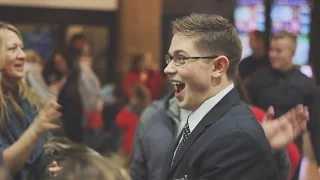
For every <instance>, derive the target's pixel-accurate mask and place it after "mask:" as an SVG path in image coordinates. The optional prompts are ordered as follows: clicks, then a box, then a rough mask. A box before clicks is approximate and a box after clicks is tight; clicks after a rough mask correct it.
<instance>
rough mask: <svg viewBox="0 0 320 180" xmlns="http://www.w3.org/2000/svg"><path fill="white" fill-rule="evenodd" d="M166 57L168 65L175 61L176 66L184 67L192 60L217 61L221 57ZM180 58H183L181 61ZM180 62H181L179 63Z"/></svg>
mask: <svg viewBox="0 0 320 180" xmlns="http://www.w3.org/2000/svg"><path fill="white" fill-rule="evenodd" d="M164 57H165V61H166V64H169V63H170V62H171V61H172V60H175V61H176V62H175V61H174V63H175V64H178V65H183V64H185V61H186V60H192V59H216V58H218V57H220V56H203V57H200V56H195V57H184V56H170V55H168V54H167V55H165V56H164ZM178 57H179V58H181V59H177V58H178ZM227 58H228V57H227ZM228 59H230V58H228ZM178 61H180V62H178Z"/></svg>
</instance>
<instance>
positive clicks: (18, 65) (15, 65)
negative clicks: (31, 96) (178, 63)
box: [13, 63, 24, 71]
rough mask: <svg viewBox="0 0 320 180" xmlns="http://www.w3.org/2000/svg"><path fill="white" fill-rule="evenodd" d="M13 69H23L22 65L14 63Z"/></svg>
mask: <svg viewBox="0 0 320 180" xmlns="http://www.w3.org/2000/svg"><path fill="white" fill-rule="evenodd" d="M13 67H14V68H15V69H16V70H18V71H22V70H23V68H24V63H16V64H14V65H13Z"/></svg>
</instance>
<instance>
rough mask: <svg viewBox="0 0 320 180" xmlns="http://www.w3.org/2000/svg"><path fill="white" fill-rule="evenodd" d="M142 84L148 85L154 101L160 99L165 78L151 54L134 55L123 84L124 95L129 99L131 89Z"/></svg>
mask: <svg viewBox="0 0 320 180" xmlns="http://www.w3.org/2000/svg"><path fill="white" fill-rule="evenodd" d="M140 83H144V84H146V86H147V87H148V89H149V91H150V94H151V98H152V100H156V99H158V98H159V96H160V89H161V87H162V85H163V83H164V78H163V76H162V73H161V72H160V69H159V66H158V65H157V64H156V63H154V62H153V59H152V54H151V53H149V52H147V53H145V54H137V55H134V56H133V58H132V61H131V67H130V70H129V72H128V73H127V74H126V76H125V78H124V82H123V88H124V93H125V95H126V97H127V98H129V97H130V90H131V88H132V87H133V86H134V85H135V84H140Z"/></svg>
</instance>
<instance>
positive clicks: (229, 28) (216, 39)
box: [172, 14, 242, 79]
mask: <svg viewBox="0 0 320 180" xmlns="http://www.w3.org/2000/svg"><path fill="white" fill-rule="evenodd" d="M172 26H173V34H181V35H184V36H190V37H194V38H196V40H195V47H196V48H197V50H199V52H200V53H202V54H203V56H219V55H224V56H226V57H228V59H229V69H228V70H227V76H228V78H230V79H232V78H233V77H234V75H235V72H236V70H237V67H238V64H239V62H240V58H241V54H242V45H241V41H240V39H239V37H238V34H237V31H236V29H235V27H234V25H232V24H231V23H230V22H229V21H228V20H227V19H226V18H224V17H222V16H219V15H210V14H191V15H190V16H185V17H183V18H179V19H177V20H175V21H173V22H172Z"/></svg>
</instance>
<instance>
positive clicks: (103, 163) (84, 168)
mask: <svg viewBox="0 0 320 180" xmlns="http://www.w3.org/2000/svg"><path fill="white" fill-rule="evenodd" d="M54 179H55V180H81V179H85V180H87V179H88V180H89V179H90V180H91V179H92V180H129V179H130V177H129V173H128V172H127V170H126V169H124V168H122V167H121V166H120V165H118V163H117V162H116V161H114V160H112V159H108V158H106V159H102V158H98V157H96V156H88V155H81V156H78V157H76V158H75V157H72V158H70V159H68V160H67V161H66V162H65V164H64V165H63V168H62V170H61V171H60V172H59V174H58V175H57V177H56V178H54Z"/></svg>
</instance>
